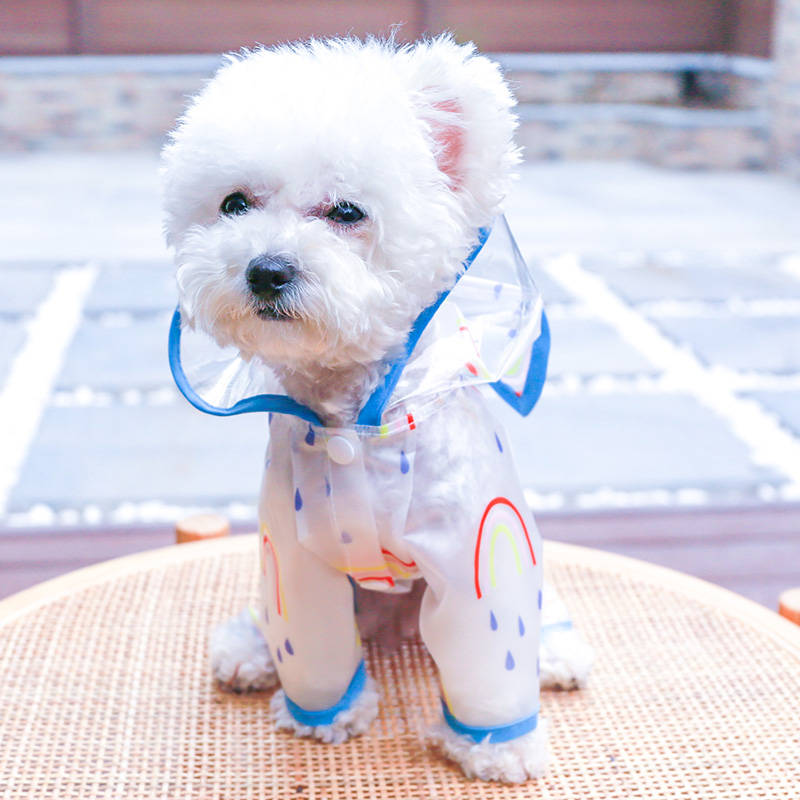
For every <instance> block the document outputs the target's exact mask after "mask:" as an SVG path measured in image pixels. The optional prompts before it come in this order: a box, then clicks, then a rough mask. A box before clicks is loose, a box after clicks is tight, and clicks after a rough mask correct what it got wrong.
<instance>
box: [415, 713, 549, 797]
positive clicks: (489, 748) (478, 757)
mask: <svg viewBox="0 0 800 800" xmlns="http://www.w3.org/2000/svg"><path fill="white" fill-rule="evenodd" d="M428 738H429V741H430V742H431V744H432V745H433V746H434V748H435V749H436V750H438V751H439V752H440V753H441V754H442V755H444V756H445V757H446V758H448V759H450V761H455V763H456V764H458V765H459V766H460V767H461V769H462V770H463V772H464V774H465V775H466V776H467V777H468V778H478V779H480V780H482V781H499V782H502V783H523V782H524V781H527V780H528V779H530V778H541V777H542V775H544V773H545V771H546V770H547V761H548V753H547V723H546V722H545V721H544V720H541V719H540V720H539V724H538V725H537V726H536V728H535V729H534V730H532V731H530V732H529V733H526V734H524V735H523V736H520V737H519V738H517V739H511V740H510V741H508V742H490V741H488V740H487V741H483V742H477V743H476V742H475V740H474V739H472V738H471V737H470V736H465V735H464V734H461V733H456V731H454V730H453V729H452V728H451V727H449V726H448V725H441V726H438V727H436V728H434V729H433V730H432V731H430V733H429V734H428Z"/></svg>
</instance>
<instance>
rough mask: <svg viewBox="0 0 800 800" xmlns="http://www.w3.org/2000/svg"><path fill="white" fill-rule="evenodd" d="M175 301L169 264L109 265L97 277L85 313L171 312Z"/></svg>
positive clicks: (173, 278)
mask: <svg viewBox="0 0 800 800" xmlns="http://www.w3.org/2000/svg"><path fill="white" fill-rule="evenodd" d="M176 303H177V291H176V288H175V277H174V274H173V269H172V266H171V265H170V264H169V263H168V262H166V261H163V262H160V261H157V262H152V263H150V264H141V263H140V264H126V263H122V264H120V263H116V264H108V265H107V266H105V267H104V269H103V271H102V272H101V273H100V275H99V276H98V278H97V282H96V283H95V285H94V287H93V289H92V292H91V294H90V295H89V297H88V299H87V301H86V307H85V310H86V312H87V313H88V314H97V313H100V312H104V311H112V312H113V311H126V312H128V313H131V314H147V313H155V312H159V311H171V310H172V309H174V308H175V305H176Z"/></svg>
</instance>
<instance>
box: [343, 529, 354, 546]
mask: <svg viewBox="0 0 800 800" xmlns="http://www.w3.org/2000/svg"><path fill="white" fill-rule="evenodd" d="M352 543H353V537H352V536H351V535H350V534H349V533H348V532H347V531H342V544H352Z"/></svg>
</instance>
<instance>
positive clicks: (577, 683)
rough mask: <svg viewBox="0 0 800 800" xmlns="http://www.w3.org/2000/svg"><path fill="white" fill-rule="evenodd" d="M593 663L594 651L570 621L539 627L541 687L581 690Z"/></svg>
mask: <svg viewBox="0 0 800 800" xmlns="http://www.w3.org/2000/svg"><path fill="white" fill-rule="evenodd" d="M593 663H594V651H593V650H592V648H591V646H590V645H588V644H587V643H586V640H585V639H584V638H583V636H581V634H580V633H579V632H578V631H577V630H576V629H575V628H573V627H572V623H570V622H563V623H557V624H554V625H546V626H544V627H543V628H542V639H541V644H540V646H539V669H540V672H539V680H540V683H541V687H542V689H565V690H569V689H581V688H583V687H584V686H585V685H586V681H587V680H588V678H589V673H590V672H591V669H592V664H593Z"/></svg>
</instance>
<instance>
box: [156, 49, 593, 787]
mask: <svg viewBox="0 0 800 800" xmlns="http://www.w3.org/2000/svg"><path fill="white" fill-rule="evenodd" d="M512 107H513V99H512V96H511V94H510V92H509V90H508V88H507V86H506V84H505V83H504V81H503V79H502V76H501V74H500V72H499V70H498V68H497V67H496V65H494V64H493V63H492V62H490V61H489V60H487V59H486V58H483V57H481V56H478V55H477V54H476V53H475V51H474V48H473V47H472V46H459V45H457V44H455V43H454V42H453V40H452V39H450V38H448V37H441V38H438V39H435V40H431V41H425V42H421V43H419V44H417V45H414V46H410V47H397V46H395V45H394V44H393V43H391V42H379V41H368V42H366V43H364V42H360V41H356V40H334V41H311V42H309V43H307V44H302V45H296V46H291V47H279V48H274V49H259V50H256V51H253V52H248V53H244V54H241V55H238V56H233V57H231V58H230V59H229V61H228V63H227V64H226V65H225V66H224V67H223V68H222V69H221V70H220V71H219V72H218V74H217V75H216V76H215V78H214V79H213V80H212V81H211V82H210V83H209V84H208V85H207V86H206V87H205V89H204V90H203V91H202V92H201V94H200V95H199V96H198V97H197V98H196V99H195V100H194V102H193V103H192V104H191V106H190V108H189V109H188V111H187V112H186V114H185V116H184V117H183V118H182V120H181V121H180V123H179V125H178V127H177V129H176V131H175V132H174V134H173V135H172V140H171V142H170V144H169V145H168V146H167V147H166V148H165V151H164V166H163V179H164V189H165V191H164V194H165V212H166V231H167V237H168V241H169V243H170V245H171V246H172V247H173V248H174V250H175V253H176V261H177V280H178V286H179V291H180V312H179V314H176V319H175V323H174V326H173V331H172V351H171V355H172V359H173V372H174V373H175V375H176V379H177V380H178V383H179V386H181V388H182V390H183V391H184V393H185V394H186V395H187V396H188V397H189V398H190V399H191V400H192V402H194V403H195V405H197V406H198V407H200V408H202V409H203V410H206V411H210V412H211V413H220V414H228V413H238V412H240V411H255V410H262V411H263V410H270V411H272V412H275V413H273V414H272V415H271V417H270V446H269V451H268V454H267V468H266V470H265V477H264V483H263V487H262V493H261V502H260V508H259V517H260V525H261V538H262V548H261V573H262V597H261V604H260V607H259V608H258V610H257V611H255V612H253V614H252V616H251V615H250V614H249V613H247V612H245V613H244V614H243V615H242V616H241V617H239V618H237V619H235V620H233V621H231V622H230V623H228V624H227V625H225V626H223V627H221V628H220V630H219V631H218V632H217V633H216V634H215V636H214V638H213V641H212V663H213V668H214V672H215V675H216V676H217V678H218V679H219V680H220V681H221V682H222V683H223V684H225V685H227V686H229V687H230V688H234V689H237V690H241V689H258V688H267V687H269V686H272V685H275V684H276V683H277V682H278V681H279V682H280V684H281V687H282V688H281V690H280V691H279V692H277V693H276V694H275V696H274V698H273V701H272V703H273V709H274V713H275V718H276V721H277V724H278V725H279V727H282V728H287V729H290V730H292V731H294V732H296V733H297V734H298V735H301V736H314V737H316V738H318V739H320V740H324V741H343V740H345V739H346V738H348V737H349V736H352V735H356V734H360V733H363V732H365V731H366V730H367V729H368V727H369V724H370V722H371V721H372V720H373V719H374V717H375V715H376V713H377V695H376V692H375V690H374V688H373V685H372V682H371V680H370V679H369V677H368V676H367V675H366V672H365V669H364V664H363V660H362V653H361V641H360V637H359V633H358V630H357V629H356V626H355V624H354V622H355V616H354V592H355V594H356V596H357V600H358V604H359V606H360V617H361V622H362V633H363V634H364V635H370V634H373V633H375V631H376V629H383V630H384V632H385V631H386V630H387V629H390V628H391V629H392V630H394V628H393V627H392V626H395V627H396V628H399V629H401V630H400V633H403V630H402V629H403V628H405V627H407V613H406V612H408V611H409V610H410V609H412V610H414V609H416V607H417V606H419V605H420V602H421V610H420V611H419V619H420V630H421V634H422V637H423V639H424V641H425V643H426V645H427V647H428V649H429V651H430V652H431V655H432V656H433V658H434V660H435V662H436V665H437V668H438V671H439V674H440V679H441V684H442V696H443V701H442V713H443V724H442V725H441V726H439V727H438V728H437V729H436V730H435V731H434V732H433V733H432V738H433V740H434V741H435V742H436V743H437V744H438V746H439V747H440V749H441V750H442V751H443V752H444V753H445V754H446V755H447V756H448V757H450V758H451V759H453V760H455V761H456V762H458V763H459V764H460V765H461V767H462V768H463V770H464V771H465V773H466V774H467V775H468V776H477V777H480V778H483V779H487V780H502V781H522V780H525V779H527V778H529V777H536V776H539V775H541V774H542V772H543V770H544V768H545V764H546V733H545V726H544V724H543V723H542V722H541V720H539V717H538V710H539V697H538V696H539V683H540V679H539V674H538V673H539V671H540V670H541V680H542V683H545V684H548V683H549V684H559V685H562V686H567V687H569V686H574V685H577V684H579V683H580V682H582V680H583V679H584V678H585V676H586V673H587V672H588V668H589V662H590V660H591V656H590V653H589V651H588V649H587V648H586V646H585V645H584V644H583V643H582V641H581V640H580V638H579V637H578V636H577V634H575V633H574V632H573V631H571V630H570V624H569V622H568V618H567V615H566V612H565V611H563V610H562V609H561V607H560V606H559V604H558V602H557V601H556V602H554V603H553V604H549V607H550V609H554V610H551V611H550V612H549V613H550V615H551V616H552V617H553V618H552V619H550V620H549V621H548V620H546V626H545V629H544V630H545V633H544V634H543V635H542V636H541V642H540V635H539V631H540V610H541V608H542V586H541V543H540V539H539V537H538V533H537V531H536V527H535V524H534V522H533V520H532V518H531V517H530V514H529V512H528V510H527V508H526V506H525V502H524V496H523V493H522V490H521V488H520V486H519V483H518V480H517V478H516V475H515V472H514V470H513V466H512V465H511V462H510V459H509V452H510V446H509V444H510V443H509V442H508V439H507V438H506V436H505V434H504V433H503V432H502V430H501V428H500V426H499V425H498V424H497V423H496V422H495V421H494V420H493V418H492V417H491V415H490V414H489V413H488V411H487V410H486V407H485V405H484V402H483V400H482V397H481V395H480V392H479V391H477V390H476V388H475V384H479V383H484V384H486V383H491V384H492V385H493V387H494V388H495V389H497V391H498V393H500V394H501V396H502V397H504V399H506V400H508V402H510V403H511V404H512V405H514V406H515V407H517V408H518V409H519V410H521V411H523V412H527V411H528V410H529V409H530V406H531V405H532V404H533V402H535V399H536V398H537V397H538V393H539V392H540V391H541V381H542V380H543V373H544V367H545V364H546V322H545V321H544V319H543V317H542V314H541V305H540V301H539V299H538V295H537V294H536V293H535V289H534V288H533V287H532V284H526V279H525V275H526V274H527V273H526V271H525V269H524V265H521V264H520V259H519V256H518V252H517V251H516V249H515V246H514V245H513V239H511V238H510V234H509V233H508V229H507V227H506V226H505V223H504V220H502V217H499V218H498V215H499V214H500V213H501V210H502V208H501V207H502V201H503V199H504V197H505V195H506V194H507V192H508V190H509V187H510V184H511V181H512V178H513V169H514V166H515V164H516V163H517V162H518V158H519V156H518V151H517V148H516V147H515V145H514V143H513V133H514V129H515V126H516V119H515V117H514V115H513V113H512ZM490 231H491V233H490ZM487 254H488V255H487ZM498 254H499V255H498ZM498 259H499V261H498ZM498 263H500V264H501V266H502V264H506V265H509V264H510V265H511V279H510V280H508V281H505V279H504V278H503V277H500V278H497V277H494V278H488V277H486V275H489V274H491V270H492V269H497V266H496V265H497V264H498ZM493 265H494V266H493ZM468 268H469V271H468ZM473 270H476V271H479V270H488V272H486V273H485V274H484V273H476V274H473ZM464 274H466V275H467V276H469V277H464V278H463V279H461V278H462V276H463V275H464ZM459 279H461V280H459ZM457 281H458V283H457ZM456 284H457V285H456ZM454 285H456V289H453V287H454ZM451 290H453V294H452V295H448V293H449V292H450V291H451ZM457 291H461V292H462V294H461V295H460V296H459V297H458V298H457V299H456V292H457ZM492 303H497V304H498V305H497V306H496V307H495V306H492V305H491V304H492ZM490 306H491V307H490ZM470 307H472V308H473V309H474V313H475V315H476V318H477V321H474V320H473V321H470V318H469V317H470V314H469V313H468V311H467V310H466V309H468V308H470ZM199 333H204V334H207V335H208V336H209V337H210V338H211V339H213V341H214V343H215V344H216V345H217V346H219V347H221V348H229V349H232V350H233V351H234V354H235V357H234V358H232V359H228V360H225V359H222V358H218V359H216V360H215V359H213V358H211V357H207V358H206V360H205V361H204V362H203V364H204V369H205V372H203V370H200V372H198V373H197V375H199V376H200V377H194V378H191V377H188V373H189V370H188V369H187V368H185V363H186V361H183V362H182V361H181V358H182V355H181V353H182V347H183V346H184V345H182V344H181V335H183V336H184V340H186V339H187V338H188V337H190V336H192V335H195V334H199ZM184 344H185V341H184ZM537 348H538V350H537ZM490 351H491V352H490ZM492 353H493V354H494V355H492ZM498 354H499V355H498ZM184 358H186V357H185V356H184ZM201 361H202V359H201ZM209 365H211V367H212V368H209ZM418 579H424V580H418ZM415 582H416V583H415ZM389 596H391V597H392V598H394V597H397V598H399V601H400V607H401V608H402V609H403V615H402V618H401V620H400V622H399V623H398V622H396V621H395V622H393V621H391V619H389V618H387V617H386V616H385V614H386V613H387V608H388V606H387V598H388V597H389ZM370 597H372V598H375V599H376V602H372V603H370V602H369V599H370ZM547 605H548V604H547V603H546V607H545V615H547V614H548V608H547ZM548 631H549V633H548ZM388 638H392V637H391V636H389V637H388ZM548 643H549V646H548ZM540 644H541V647H542V659H541V662H540V661H539V648H540ZM554 645H556V646H554Z"/></svg>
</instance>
